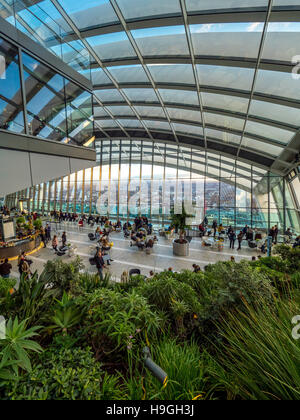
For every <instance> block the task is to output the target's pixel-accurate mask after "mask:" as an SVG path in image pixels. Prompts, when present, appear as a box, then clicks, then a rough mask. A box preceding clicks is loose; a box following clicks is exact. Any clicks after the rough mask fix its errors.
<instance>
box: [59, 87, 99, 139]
mask: <svg viewBox="0 0 300 420" xmlns="http://www.w3.org/2000/svg"><path fill="white" fill-rule="evenodd" d="M65 94H66V105H67V122H68V137H69V138H70V139H71V140H72V139H74V140H75V141H76V142H77V143H79V144H82V143H84V142H86V141H87V140H89V139H91V138H92V137H93V119H92V117H93V112H92V95H91V94H90V93H89V92H86V91H84V90H83V89H81V88H80V87H78V86H77V85H75V83H72V82H70V81H68V80H66V85H65Z"/></svg>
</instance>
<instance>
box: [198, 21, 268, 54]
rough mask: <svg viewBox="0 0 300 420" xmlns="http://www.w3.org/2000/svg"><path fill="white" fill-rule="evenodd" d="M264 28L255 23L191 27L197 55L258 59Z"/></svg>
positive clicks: (261, 24) (262, 25)
mask: <svg viewBox="0 0 300 420" xmlns="http://www.w3.org/2000/svg"><path fill="white" fill-rule="evenodd" d="M263 28H264V24H263V23H255V22H254V23H251V22H247V23H221V24H212V23H210V24H205V25H190V29H191V33H192V40H193V45H194V51H195V55H196V56H198V55H199V56H215V57H241V58H257V55H258V53H259V47H260V43H261V37H262V31H263ZM245 45H247V48H245Z"/></svg>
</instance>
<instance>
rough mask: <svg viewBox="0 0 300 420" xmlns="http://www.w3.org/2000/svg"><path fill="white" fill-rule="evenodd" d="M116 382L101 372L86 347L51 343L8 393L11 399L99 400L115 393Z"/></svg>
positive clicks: (99, 366)
mask: <svg viewBox="0 0 300 420" xmlns="http://www.w3.org/2000/svg"><path fill="white" fill-rule="evenodd" d="M115 386H116V380H115V378H114V377H108V376H107V375H106V374H104V373H103V372H102V370H101V365H100V364H99V363H95V360H94V358H93V355H92V353H91V351H90V349H89V348H86V349H84V350H82V349H79V348H76V349H69V350H67V349H61V350H59V349H57V348H56V347H51V348H49V349H48V350H47V351H46V352H45V353H44V354H42V355H41V356H40V357H39V360H38V361H37V363H36V365H35V366H34V369H33V371H32V372H31V374H29V375H25V376H24V377H22V378H21V379H20V380H19V382H18V383H17V384H16V385H12V386H11V388H10V389H8V390H7V395H8V397H9V398H10V399H12V400H101V399H106V398H110V397H111V396H112V397H114V393H116V391H115V392H114V387H115Z"/></svg>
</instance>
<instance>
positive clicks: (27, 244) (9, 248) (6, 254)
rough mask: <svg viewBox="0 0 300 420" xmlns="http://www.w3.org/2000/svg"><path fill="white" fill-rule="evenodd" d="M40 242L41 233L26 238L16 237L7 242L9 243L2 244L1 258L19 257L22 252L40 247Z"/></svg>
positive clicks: (0, 247)
mask: <svg viewBox="0 0 300 420" xmlns="http://www.w3.org/2000/svg"><path fill="white" fill-rule="evenodd" d="M40 244H41V237H40V235H39V234H35V235H32V236H30V237H28V238H24V239H19V240H18V239H14V240H13V241H9V242H7V245H0V260H3V259H5V258H8V259H12V258H15V257H18V256H19V255H20V254H22V252H26V253H29V252H33V251H34V250H36V249H38V248H39V246H40Z"/></svg>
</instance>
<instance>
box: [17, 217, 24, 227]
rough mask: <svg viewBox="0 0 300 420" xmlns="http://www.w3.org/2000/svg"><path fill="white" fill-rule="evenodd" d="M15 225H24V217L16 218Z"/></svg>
mask: <svg viewBox="0 0 300 420" xmlns="http://www.w3.org/2000/svg"><path fill="white" fill-rule="evenodd" d="M16 223H17V225H18V226H21V225H24V224H25V223H26V220H25V217H23V216H22V217H18V218H17V220H16Z"/></svg>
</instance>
